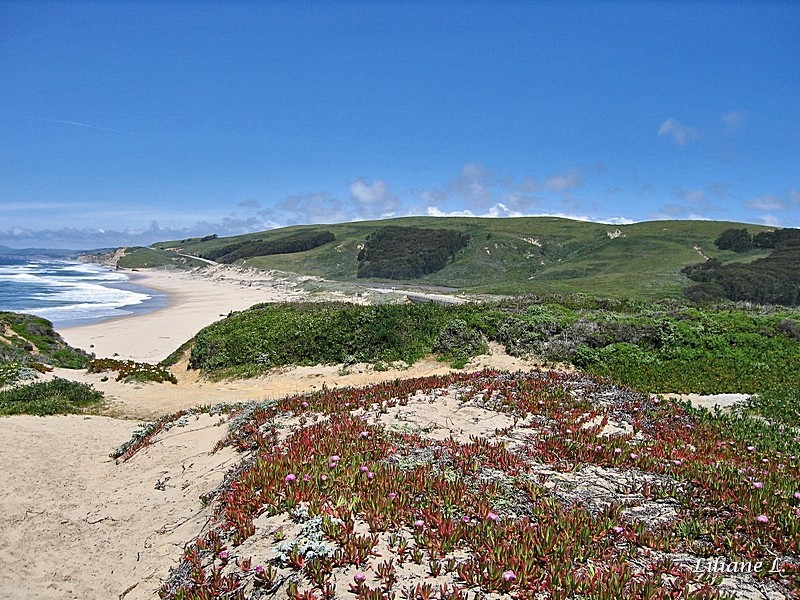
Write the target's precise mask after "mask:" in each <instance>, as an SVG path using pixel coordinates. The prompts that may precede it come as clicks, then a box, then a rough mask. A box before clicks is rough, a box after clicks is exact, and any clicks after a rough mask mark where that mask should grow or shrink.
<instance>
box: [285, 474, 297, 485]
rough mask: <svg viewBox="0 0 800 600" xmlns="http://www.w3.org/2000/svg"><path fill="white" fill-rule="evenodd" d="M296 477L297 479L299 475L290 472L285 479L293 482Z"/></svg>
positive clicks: (287, 481)
mask: <svg viewBox="0 0 800 600" xmlns="http://www.w3.org/2000/svg"><path fill="white" fill-rule="evenodd" d="M295 479H297V475H295V474H294V473H289V474H288V475H287V476H286V477H285V478H284V480H285V481H286V483H291V482H292V481H294V480H295Z"/></svg>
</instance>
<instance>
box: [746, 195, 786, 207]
mask: <svg viewBox="0 0 800 600" xmlns="http://www.w3.org/2000/svg"><path fill="white" fill-rule="evenodd" d="M745 207H746V208H747V209H749V210H786V208H787V206H786V202H785V201H784V200H783V199H782V198H779V197H778V196H773V195H772V194H766V195H764V196H759V197H758V198H756V199H754V200H751V201H750V202H747V203H746V204H745Z"/></svg>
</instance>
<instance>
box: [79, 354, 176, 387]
mask: <svg viewBox="0 0 800 600" xmlns="http://www.w3.org/2000/svg"><path fill="white" fill-rule="evenodd" d="M86 371H87V372H88V373H107V372H109V371H115V372H116V373H117V377H116V380H117V381H123V382H125V383H164V382H165V381H168V382H170V383H178V380H177V379H176V378H175V375H173V374H172V373H170V372H169V371H168V370H167V369H166V368H164V367H163V366H161V365H152V364H150V363H144V362H136V361H133V360H117V359H115V358H97V359H94V360H92V361H91V362H90V363H89V366H88V367H87V369H86Z"/></svg>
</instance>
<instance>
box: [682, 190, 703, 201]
mask: <svg viewBox="0 0 800 600" xmlns="http://www.w3.org/2000/svg"><path fill="white" fill-rule="evenodd" d="M680 197H681V198H683V199H684V200H686V201H687V202H694V203H698V202H703V201H704V200H705V199H706V194H705V192H703V191H702V190H689V191H682V192H680Z"/></svg>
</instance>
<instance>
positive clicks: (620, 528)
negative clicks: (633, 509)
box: [611, 525, 625, 535]
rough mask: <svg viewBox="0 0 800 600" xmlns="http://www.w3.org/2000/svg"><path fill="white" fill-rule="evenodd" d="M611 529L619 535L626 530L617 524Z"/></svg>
mask: <svg viewBox="0 0 800 600" xmlns="http://www.w3.org/2000/svg"><path fill="white" fill-rule="evenodd" d="M611 531H613V532H614V534H615V535H619V534H620V533H622V532H623V531H625V528H624V527H620V526H619V525H615V526H614V527H612V528H611Z"/></svg>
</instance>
